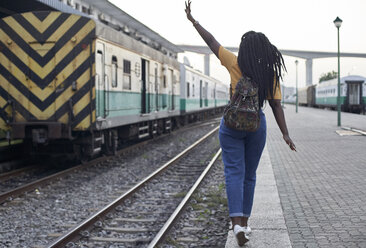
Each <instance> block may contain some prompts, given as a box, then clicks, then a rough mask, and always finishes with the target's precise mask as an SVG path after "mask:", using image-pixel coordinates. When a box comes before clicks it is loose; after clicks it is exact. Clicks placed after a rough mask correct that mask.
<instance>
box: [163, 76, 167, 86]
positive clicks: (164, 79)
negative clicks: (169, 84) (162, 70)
mask: <svg viewBox="0 0 366 248" xmlns="http://www.w3.org/2000/svg"><path fill="white" fill-rule="evenodd" d="M163 86H164V88H166V76H165V75H164V77H163Z"/></svg>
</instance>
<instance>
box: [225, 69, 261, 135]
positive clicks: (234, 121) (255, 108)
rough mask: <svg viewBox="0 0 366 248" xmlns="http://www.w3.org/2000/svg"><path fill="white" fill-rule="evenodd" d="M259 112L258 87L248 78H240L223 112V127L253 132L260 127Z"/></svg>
mask: <svg viewBox="0 0 366 248" xmlns="http://www.w3.org/2000/svg"><path fill="white" fill-rule="evenodd" d="M259 110H260V108H259V97H258V85H257V84H256V83H255V82H254V81H253V80H251V79H250V78H248V77H245V76H243V77H241V78H240V79H239V82H238V83H237V85H236V87H235V93H234V95H233V96H232V97H231V99H230V102H229V104H228V105H227V106H226V108H225V110H224V123H225V126H227V127H229V128H232V129H236V130H240V131H248V132H255V131H257V129H258V128H259V126H260V115H259Z"/></svg>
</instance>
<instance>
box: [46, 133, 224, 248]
mask: <svg viewBox="0 0 366 248" xmlns="http://www.w3.org/2000/svg"><path fill="white" fill-rule="evenodd" d="M217 129H218V127H216V128H215V129H213V130H212V131H211V132H209V133H208V134H206V135H205V136H204V137H202V138H201V139H199V140H198V141H196V142H195V143H194V144H192V145H191V146H189V147H188V148H186V149H185V150H184V151H183V152H181V153H179V154H178V155H177V156H175V157H174V158H172V159H171V160H169V161H168V162H166V163H165V164H164V165H162V166H161V167H160V168H159V169H157V170H156V171H154V172H153V173H152V174H151V175H149V176H148V177H146V178H145V179H143V180H142V181H140V182H139V183H138V184H136V185H135V186H134V187H132V188H131V189H130V190H128V191H127V192H125V193H124V194H122V195H121V196H119V197H118V198H117V199H115V200H114V201H112V202H111V203H109V204H108V205H107V206H106V207H104V208H103V209H101V210H100V211H98V212H97V213H95V214H93V215H92V216H90V217H89V218H87V219H86V220H84V221H83V222H82V223H81V224H79V225H77V226H75V227H74V228H72V229H71V230H70V231H69V232H68V233H66V234H64V235H63V236H61V237H60V238H58V239H57V240H56V241H55V242H53V243H52V244H51V245H49V246H48V247H64V246H66V247H91V246H93V247H99V246H104V245H106V244H108V243H110V242H112V243H113V244H119V245H120V244H121V245H124V247H155V246H156V245H157V244H159V243H160V242H161V241H162V240H163V238H164V236H165V235H166V233H167V232H168V231H169V229H170V227H171V226H172V225H173V224H174V222H175V220H176V219H177V217H178V216H179V214H180V213H181V212H182V210H183V208H184V206H185V205H186V204H187V202H188V201H189V199H190V197H191V196H192V194H193V192H194V191H195V190H196V188H197V187H198V186H199V184H200V183H201V182H202V180H203V178H204V177H205V176H206V175H207V172H208V171H209V170H210V168H211V166H212V165H213V163H214V162H215V161H216V159H217V158H218V156H219V155H220V153H221V150H219V151H218V152H216V153H215V154H210V151H209V150H210V149H212V148H211V147H210V146H209V145H207V144H206V145H203V143H204V142H207V139H208V138H209V137H211V135H212V134H213V133H216V132H217ZM216 145H218V144H216ZM207 149H208V150H207ZM211 152H212V150H211ZM205 155H206V156H207V157H212V155H214V156H213V158H212V159H211V161H210V162H209V163H208V165H206V164H205V163H204V162H203V161H202V157H203V156H205ZM187 192H188V193H187Z"/></svg>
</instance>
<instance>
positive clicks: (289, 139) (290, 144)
mask: <svg viewBox="0 0 366 248" xmlns="http://www.w3.org/2000/svg"><path fill="white" fill-rule="evenodd" d="M283 139H284V140H285V142H286V144H287V145H288V146H289V147H290V149H291V150H293V151H295V152H297V151H296V146H295V144H294V142H292V140H291V138H290V136H288V135H287V134H285V135H283Z"/></svg>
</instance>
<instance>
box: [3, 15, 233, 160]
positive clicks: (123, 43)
mask: <svg viewBox="0 0 366 248" xmlns="http://www.w3.org/2000/svg"><path fill="white" fill-rule="evenodd" d="M36 17H37V18H36ZM30 26H31V27H32V28H31V29H29V28H28V27H30ZM20 27H22V28H20ZM58 27H59V28H58ZM0 29H1V30H5V31H2V32H0V45H1V49H0V79H1V80H0V139H1V138H4V136H5V137H6V138H7V139H8V140H9V141H10V140H13V139H22V140H23V141H24V143H25V144H29V146H31V148H32V149H33V148H34V147H36V148H37V151H40V150H42V151H46V152H49V153H53V152H67V153H70V152H74V153H76V154H78V156H79V157H81V158H89V157H91V156H93V155H95V154H98V153H100V152H106V153H111V152H112V153H114V152H115V151H116V148H117V146H118V144H120V143H123V142H126V141H128V140H131V139H141V138H145V137H147V136H154V135H157V134H160V133H163V132H169V131H170V130H171V129H172V128H173V127H174V126H179V125H181V124H185V123H187V122H189V121H191V120H196V119H202V118H204V117H206V116H208V115H211V114H214V113H218V112H222V111H223V108H224V106H225V105H226V104H227V102H228V101H229V86H228V85H225V84H223V83H221V82H219V81H217V80H215V79H213V78H211V77H208V76H205V75H203V74H202V73H201V72H199V71H196V70H194V69H192V68H190V67H189V66H187V65H184V64H180V63H179V62H178V60H177V58H176V56H172V55H171V54H168V52H167V51H162V50H161V49H157V48H156V47H155V48H154V47H152V46H149V45H148V44H146V43H145V42H144V41H143V40H141V41H138V40H136V38H134V37H131V35H128V34H126V33H124V32H122V31H121V30H117V29H115V28H112V27H110V26H108V25H106V24H105V23H103V22H101V21H98V20H96V19H93V18H88V17H85V16H80V15H77V14H70V13H63V12H56V11H40V12H39V11H34V12H27V13H22V14H15V15H12V16H8V17H5V18H3V19H0ZM27 29H29V30H28V33H29V32H31V34H32V35H30V34H28V33H25V32H22V30H27ZM27 61H31V62H29V63H28V62H27ZM187 86H188V87H187ZM1 136H3V137H1ZM50 147H52V148H50Z"/></svg>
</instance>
